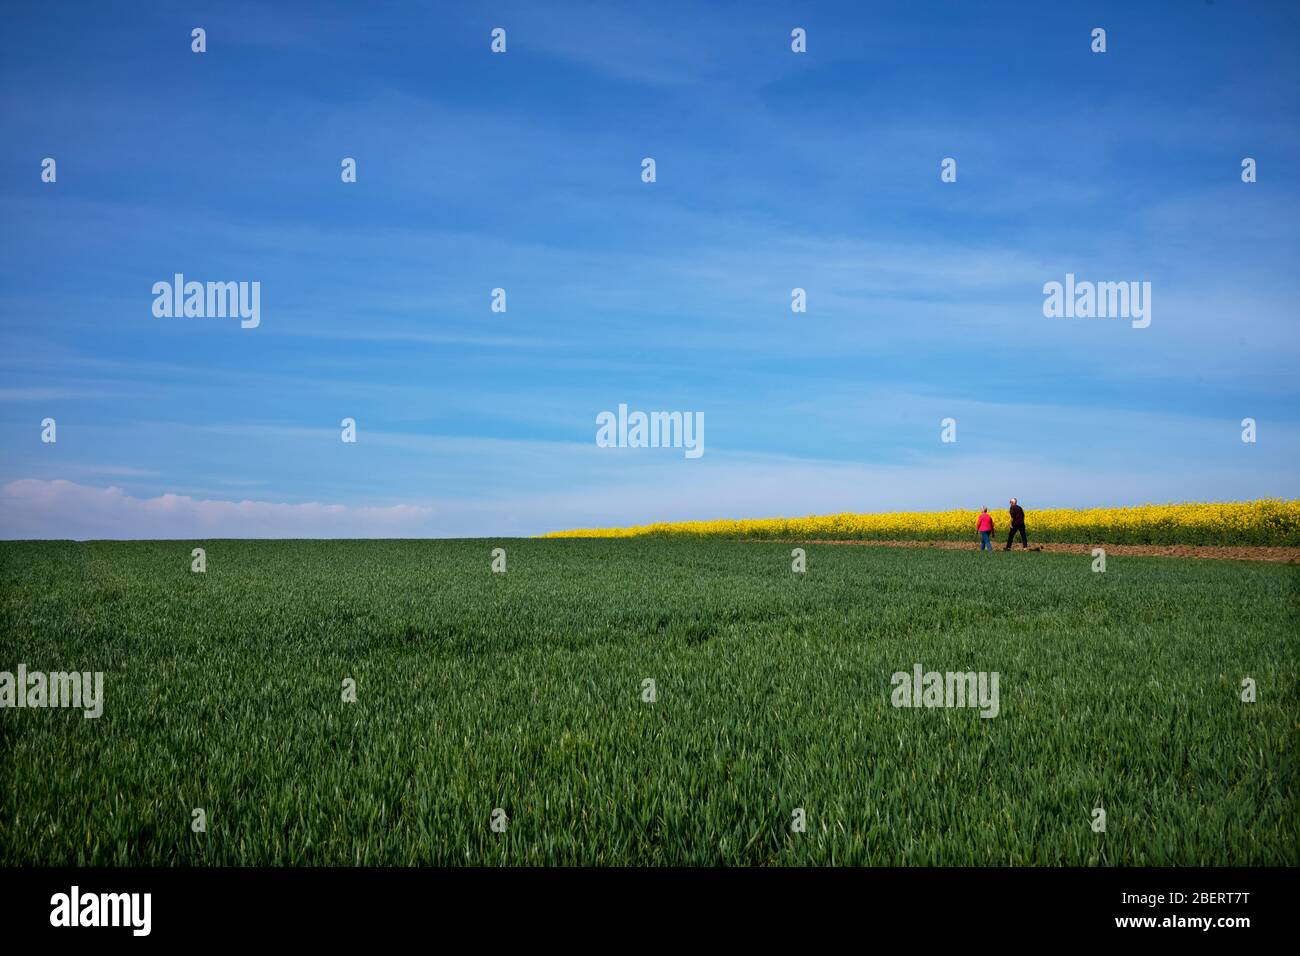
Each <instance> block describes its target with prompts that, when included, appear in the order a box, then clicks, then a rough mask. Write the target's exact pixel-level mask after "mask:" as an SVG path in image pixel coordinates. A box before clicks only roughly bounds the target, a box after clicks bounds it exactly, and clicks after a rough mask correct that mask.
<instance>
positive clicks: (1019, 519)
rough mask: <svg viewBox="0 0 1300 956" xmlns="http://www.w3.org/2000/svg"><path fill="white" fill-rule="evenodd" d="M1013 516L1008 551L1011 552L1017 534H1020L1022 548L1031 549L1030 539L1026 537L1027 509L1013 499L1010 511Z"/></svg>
mask: <svg viewBox="0 0 1300 956" xmlns="http://www.w3.org/2000/svg"><path fill="white" fill-rule="evenodd" d="M1008 513H1009V514H1010V515H1011V531H1010V533H1008V534H1007V547H1006V550H1008V551H1010V550H1011V542H1012V541H1014V540H1015V539H1016V532H1017V531H1019V532H1020V547H1022V548H1027V547H1029V539H1028V538H1027V537H1026V536H1025V509H1024V508H1022V507H1020V505H1018V504H1016V499H1015V498H1012V499H1011V508H1010V509H1009V510H1008Z"/></svg>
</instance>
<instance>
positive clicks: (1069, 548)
mask: <svg viewBox="0 0 1300 956" xmlns="http://www.w3.org/2000/svg"><path fill="white" fill-rule="evenodd" d="M794 543H796V544H797V543H800V542H797V541H796V542H794ZM802 543H804V544H856V545H866V546H869V547H871V546H874V547H882V548H944V549H945V550H950V551H977V550H978V549H979V542H978V541H970V542H966V541H829V540H805V541H803V542H802ZM994 547H995V550H997V552H998V553H999V554H1003V553H1005V552H1004V550H1003V549H1004V548H1005V544H1004V543H1002V542H999V543H997V544H996V545H995V546H994ZM1093 548H1105V550H1106V555H1107V556H1108V557H1109V556H1112V555H1116V556H1121V557H1123V556H1132V557H1158V558H1218V559H1219V560H1221V561H1281V562H1284V563H1288V564H1300V548H1297V547H1279V546H1271V545H1240V546H1239V545H1218V544H1104V543H1102V542H1098V543H1096V544H1032V543H1031V544H1030V545H1029V550H1030V551H1031V552H1033V551H1054V552H1058V553H1063V554H1086V555H1091V554H1092V549H1093ZM1012 553H1013V554H1020V553H1023V549H1022V548H1021V547H1020V542H1019V541H1017V542H1016V546H1015V547H1014V548H1013V549H1012Z"/></svg>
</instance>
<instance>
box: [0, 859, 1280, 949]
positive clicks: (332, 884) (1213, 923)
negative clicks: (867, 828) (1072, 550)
mask: <svg viewBox="0 0 1300 956" xmlns="http://www.w3.org/2000/svg"><path fill="white" fill-rule="evenodd" d="M1295 876H1296V872H1295V870H1294V869H1229V868H1213V869H1210V868H1207V869H1091V870H1083V869H1076V870H1065V869H1012V868H999V869H982V870H981V869H859V870H848V869H797V870H796V869H766V870H708V869H691V870H683V869H605V870H596V869H547V870H540V869H501V870H490V869H467V870H454V871H450V870H432V869H271V868H250V869H238V868H221V869H104V868H100V869H80V870H78V869H23V868H11V869H0V934H2V935H3V938H4V940H5V942H6V944H9V943H12V942H16V941H19V940H21V939H29V938H33V937H35V938H44V940H46V941H49V942H57V941H58V938H59V937H60V936H62V937H64V938H65V939H68V938H70V934H76V938H77V939H78V940H79V941H81V942H99V941H107V940H109V939H110V938H117V939H118V940H119V941H120V942H123V943H132V942H138V943H144V942H145V940H157V941H162V942H165V943H176V942H190V941H197V942H202V943H205V944H211V943H219V942H222V941H227V940H229V941H232V942H234V941H239V942H242V941H248V940H259V939H265V940H284V941H285V942H291V943H294V944H306V943H311V942H321V943H325V944H327V945H331V946H336V945H338V944H339V943H344V942H347V941H349V940H355V941H358V942H366V943H370V944H374V943H375V942H379V941H383V940H385V939H392V940H393V941H395V942H396V941H400V940H402V939H405V938H409V937H410V935H411V934H412V933H419V932H426V933H427V932H433V933H436V934H445V933H448V932H452V931H456V930H473V929H475V928H478V929H479V930H487V932H488V934H489V936H490V938H491V939H492V940H493V941H494V942H500V940H501V937H502V935H511V934H515V933H518V934H521V935H523V936H526V937H528V938H529V939H530V940H531V941H532V942H534V943H536V942H538V941H541V940H544V939H547V938H552V937H560V938H563V939H567V940H574V939H584V938H590V939H592V940H601V939H603V940H605V941H606V942H608V943H611V944H613V943H617V941H618V940H620V939H623V940H624V941H625V942H631V941H632V940H635V939H636V938H638V935H639V934H642V933H644V934H646V935H645V937H644V938H645V940H646V941H647V942H648V941H653V940H654V939H655V938H657V937H659V936H660V934H661V933H662V931H663V929H664V928H665V927H666V926H668V925H674V924H676V923H678V922H679V921H689V922H690V923H692V924H695V925H698V926H700V927H701V930H702V931H704V932H706V933H708V935H713V934H714V933H722V934H723V935H724V936H725V935H728V934H731V935H733V937H735V938H737V939H739V938H745V937H750V936H751V935H753V936H758V937H760V938H764V937H768V936H770V935H774V934H785V933H796V934H797V933H799V932H807V933H809V935H810V936H812V935H822V934H824V933H826V932H828V931H831V930H835V931H837V932H838V931H841V930H843V931H846V932H850V933H852V934H854V936H855V937H862V936H866V937H868V938H872V939H878V938H881V937H885V938H892V937H895V936H898V937H899V938H911V939H912V940H913V941H915V940H917V939H923V938H927V937H928V936H930V934H931V933H940V934H941V935H943V936H948V935H950V934H956V935H957V936H961V935H962V934H963V933H964V932H965V931H967V930H969V931H970V932H975V933H977V936H978V938H979V939H983V940H985V941H988V942H991V941H993V940H999V941H1002V940H1016V939H1021V938H1024V939H1036V938H1041V934H1042V933H1044V932H1047V933H1050V934H1052V936H1053V937H1054V938H1060V937H1064V938H1070V939H1075V938H1077V939H1092V938H1097V937H1107V938H1111V939H1121V938H1123V937H1126V936H1127V937H1131V938H1134V939H1136V940H1146V941H1152V940H1161V939H1169V940H1173V941H1177V942H1178V943H1179V944H1180V945H1181V944H1182V943H1183V942H1186V941H1188V940H1190V939H1192V938H1199V939H1203V940H1205V941H1207V942H1208V941H1211V940H1212V941H1214V942H1215V943H1216V944H1227V945H1232V944H1233V942H1234V941H1238V940H1244V939H1246V938H1250V939H1252V940H1256V941H1258V940H1259V939H1260V938H1261V937H1267V938H1272V937H1275V936H1276V937H1278V938H1283V937H1284V936H1290V935H1291V933H1290V932H1288V930H1290V929H1292V928H1293V927H1294V925H1295V921H1294V918H1293V916H1292V914H1291V913H1290V912H1289V910H1290V909H1291V908H1293V907H1292V906H1291V904H1292V900H1293V898H1294V893H1293V891H1291V890H1289V889H1284V887H1290V886H1293V885H1294V883H1295ZM73 887H76V888H77V890H76V894H75V898H76V903H77V906H76V907H75V908H74V906H73V898H74V894H73V890H72V888H73ZM146 893H147V894H149V898H148V910H147V913H148V921H147V929H148V933H147V935H145V934H144V933H141V932H138V931H139V930H142V929H144V928H145V925H144V924H145V919H144V915H145V908H144V897H143V895H141V896H137V897H123V896H120V895H115V896H112V897H109V898H107V899H106V898H105V896H104V894H146ZM74 909H75V910H76V915H75V916H73V911H74ZM101 914H102V916H101ZM52 918H53V920H52ZM115 919H116V921H117V922H118V923H121V924H125V925H118V926H84V925H77V926H73V925H71V924H72V923H74V922H75V923H77V924H81V923H82V922H85V921H94V922H113V921H114V920H115ZM1206 921H1208V924H1207V922H1206ZM56 922H61V923H64V924H67V925H58V926H56V925H54V923H56ZM606 931H608V932H610V933H614V934H616V935H601V934H604V933H606ZM627 933H631V934H632V936H631V937H627V936H626V935H625V934H627ZM1243 934H1244V935H1243ZM442 938H443V939H444V941H445V942H447V943H452V942H453V939H455V938H463V937H461V936H460V935H459V934H457V935H456V936H455V937H453V936H450V935H449V936H445V937H442ZM471 938H472V937H471ZM660 941H661V942H663V943H667V942H668V940H664V939H661V940H660ZM682 941H683V940H681V939H680V938H679V939H678V940H677V942H682ZM971 942H972V943H974V942H975V937H972V938H971Z"/></svg>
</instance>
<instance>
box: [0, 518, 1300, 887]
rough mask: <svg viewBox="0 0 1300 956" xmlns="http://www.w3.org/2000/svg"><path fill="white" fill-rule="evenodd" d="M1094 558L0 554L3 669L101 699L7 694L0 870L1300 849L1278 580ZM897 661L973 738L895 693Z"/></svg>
mask: <svg viewBox="0 0 1300 956" xmlns="http://www.w3.org/2000/svg"><path fill="white" fill-rule="evenodd" d="M196 545H202V546H204V547H205V548H206V549H207V560H208V570H207V572H206V573H204V574H195V573H192V572H191V570H190V560H191V559H190V551H191V549H192V548H193V547H195V546H196ZM496 546H503V547H505V548H506V550H507V553H508V557H507V561H508V565H507V567H508V570H507V572H506V573H505V574H495V573H492V572H491V571H490V569H489V563H490V551H491V549H492V548H493V547H496ZM1091 560H1092V559H1091V558H1090V557H1088V556H1086V555H1084V556H1078V557H1076V556H1072V555H1059V554H1035V553H1022V552H1016V553H1012V554H1005V553H1002V552H995V553H994V554H991V555H990V554H980V553H979V552H977V551H975V550H973V549H972V550H971V551H968V552H966V551H931V550H925V549H898V550H894V549H887V548H869V547H837V546H821V547H810V548H809V549H808V571H807V573H806V574H794V573H791V570H790V545H779V544H769V543H746V542H725V541H658V540H635V541H617V540H616V541H602V540H590V541H571V540H570V541H566V540H504V541H487V540H480V541H355V542H350V541H328V542H325V541H320V542H305V541H286V542H267V541H262V542H241V541H208V542H141V543H86V544H72V543H3V544H0V614H2V618H0V670H5V671H15V670H16V667H17V665H18V664H20V663H22V664H25V665H26V666H27V668H28V670H29V671H32V670H43V671H61V670H74V669H75V670H92V671H93V670H99V671H103V672H104V675H105V677H104V680H105V690H104V696H105V699H106V700H105V705H104V713H103V716H101V717H99V718H98V719H86V718H84V717H83V716H82V715H81V713H80V712H79V711H70V710H54V709H24V710H17V709H8V708H7V709H4V710H0V765H2V766H3V768H4V772H3V774H2V775H0V863H5V864H15V863H23V864H33V863H34V864H78V865H80V864H111V865H115V864H163V865H170V864H267V863H283V864H425V863H427V864H453V865H454V864H540V863H560V864H615V865H619V864H758V865H764V864H776V865H782V864H824V863H836V864H841V863H842V864H1067V865H1095V864H1102V865H1112V864H1121V865H1132V864H1151V865H1164V864H1291V865H1294V864H1297V863H1300V849H1298V847H1300V839H1298V836H1300V835H1298V833H1297V824H1296V808H1297V800H1296V798H1297V773H1296V771H1297V764H1296V757H1295V743H1296V731H1297V726H1298V725H1300V708H1298V705H1297V690H1298V689H1300V687H1298V684H1300V681H1298V680H1297V678H1298V676H1300V654H1298V653H1297V651H1298V650H1300V648H1298V647H1297V644H1298V643H1300V640H1298V638H1297V634H1298V633H1300V626H1298V624H1300V621H1298V619H1297V618H1298V614H1297V595H1298V593H1300V592H1298V586H1300V569H1297V568H1296V567H1294V566H1287V565H1277V564H1273V565H1270V564H1261V563H1229V562H1221V561H1204V560H1202V561H1192V560H1173V559H1159V558H1129V559H1124V558H1118V557H1111V558H1109V559H1108V563H1107V571H1106V573H1104V574H1095V573H1092V571H1091V570H1090V566H1091ZM916 663H920V664H922V665H923V666H924V668H925V669H926V670H939V671H949V670H952V671H990V672H991V671H996V672H998V673H999V675H1000V714H999V716H997V717H996V718H992V719H982V718H981V717H980V716H979V715H978V713H977V712H976V711H974V710H970V709H915V710H910V709H899V708H895V707H893V706H892V705H891V701H890V691H891V687H890V676H891V674H893V673H894V672H895V671H911V669H912V667H913V665H914V664H916ZM1247 676H1249V677H1251V678H1254V680H1255V681H1256V682H1257V686H1258V700H1257V702H1255V703H1243V702H1242V701H1241V699H1240V693H1241V690H1240V684H1241V681H1242V679H1243V677H1247ZM348 677H351V678H353V679H355V680H356V682H357V701H356V702H355V703H345V702H344V701H343V700H342V699H341V698H342V694H341V690H342V686H343V681H344V678H348ZM646 678H652V679H654V681H655V682H656V688H657V700H656V701H655V702H654V703H645V702H643V701H642V681H643V680H644V679H646ZM1097 806H1101V807H1104V808H1105V811H1106V814H1107V824H1106V832H1105V833H1095V832H1093V829H1092V827H1091V822H1092V816H1091V813H1092V810H1093V808H1094V807H1097ZM497 807H500V808H503V809H504V810H505V811H506V813H507V814H508V817H509V823H508V826H507V827H506V829H505V832H501V833H498V832H494V831H493V829H492V828H491V826H490V818H491V816H492V812H493V809H494V808H497ZM800 807H801V808H804V810H805V811H806V815H807V831H806V832H804V833H796V832H792V830H791V820H792V812H793V811H794V810H795V808H800ZM194 808H203V809H204V810H205V811H206V815H207V832H205V833H195V832H192V831H191V825H190V824H191V811H192V810H193V809H194Z"/></svg>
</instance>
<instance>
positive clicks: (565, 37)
mask: <svg viewBox="0 0 1300 956" xmlns="http://www.w3.org/2000/svg"><path fill="white" fill-rule="evenodd" d="M131 10H132V13H131V14H130V15H124V14H122V13H121V12H120V11H119V12H114V11H111V10H108V9H106V8H104V6H103V5H99V4H58V3H56V4H47V5H39V6H31V5H28V6H26V7H21V8H15V9H14V10H12V11H9V12H8V13H7V19H6V27H5V30H4V31H3V32H2V33H0V78H2V80H0V89H2V94H0V95H2V96H3V99H2V100H0V102H2V104H3V106H2V109H3V117H4V123H3V129H2V130H0V144H2V146H3V148H2V149H0V209H2V210H3V214H2V217H0V218H2V219H3V222H4V223H5V228H4V230H3V232H0V375H2V376H3V377H2V378H0V535H3V536H5V537H24V538H25V537H176V538H186V537H199V536H260V535H274V536H280V535H291V536H299V535H301V536H335V535H338V536H344V535H412V536H425V535H470V536H480V535H482V536H486V535H502V534H532V533H538V532H543V531H548V530H553V529H558V528H564V527H574V526H593V525H608V524H629V523H642V522H646V521H654V520H664V519H684V518H714V517H761V516H771V515H779V514H786V515H793V514H808V513H826V512H836V511H872V510H890V509H896V508H902V509H928V508H949V507H970V508H972V509H977V508H978V507H979V506H981V505H984V504H988V505H990V506H991V507H994V508H998V507H1004V502H1005V501H1006V499H1007V498H1008V497H1009V496H1011V495H1017V496H1018V497H1019V498H1020V499H1021V500H1022V502H1023V503H1025V504H1026V505H1027V506H1028V508H1029V510H1030V512H1031V514H1032V510H1033V508H1035V507H1049V506H1080V505H1119V504H1132V503H1143V502H1162V501H1180V500H1237V499H1245V498H1255V497H1264V496H1284V497H1295V496H1296V491H1297V480H1296V479H1297V474H1298V473H1300V422H1298V421H1297V409H1298V408H1300V403H1298V402H1297V398H1300V385H1297V381H1298V378H1297V375H1296V369H1297V365H1298V363H1297V359H1298V358H1300V336H1298V335H1297V321H1298V317H1297V311H1296V303H1297V301H1300V270H1298V269H1297V268H1296V266H1297V262H1298V261H1300V256H1298V255H1297V253H1300V202H1298V199H1300V185H1298V184H1297V177H1296V168H1297V163H1298V160H1300V148H1298V147H1300V124H1297V119H1298V118H1300V59H1298V58H1297V57H1296V54H1295V50H1296V46H1297V43H1296V41H1297V39H1298V38H1300V5H1296V4H1294V3H1275V4H1270V3H1245V2H1236V3H1234V2H1224V0H1218V2H1214V3H1193V2H1178V3H1168V4H1155V3H1143V4H1133V3H1116V4H1100V3H1087V4H1084V3H1062V4H1030V3H1015V4H998V3H988V4H978V5H973V4H969V3H959V2H940V3H936V4H909V3H873V4H870V5H865V4H860V3H843V4H831V3H826V4H820V3H789V2H787V3H754V2H745V3H729V2H717V3H707V4H706V3H681V4H677V3H668V2H664V3H656V4H652V5H645V6H644V7H637V6H634V5H631V4H608V3H545V4H543V3H537V2H528V3H517V4H509V3H482V4H479V3H476V4H427V5H426V4H420V5H416V4H392V5H371V6H366V7H362V6H358V5H357V4H355V3H329V2H319V3H310V4H301V5H295V4H288V3H284V4H275V5H258V4H245V3H237V2H235V3H232V2H222V3H219V4H215V3H214V4H186V3H157V4H147V3H142V4H137V5H132V7H131ZM194 27H203V28H204V29H205V30H206V31H207V46H208V49H207V52H206V53H203V54H195V53H193V52H191V49H190V44H191V38H190V31H191V30H192V29H193V28H194ZM494 27H502V28H504V29H505V30H506V31H507V52H506V53H505V54H503V55H497V54H493V53H492V52H491V51H490V49H489V43H490V32H491V30H492V29H493V28H494ZM795 27H803V28H804V29H806V31H807V38H808V39H807V45H808V52H807V53H806V54H795V53H793V52H792V51H791V49H790V31H791V30H792V29H793V28H795ZM1094 27H1103V28H1105V29H1106V31H1107V51H1106V52H1105V53H1104V54H1094V53H1092V52H1091V50H1090V43H1091V37H1090V33H1091V30H1092V29H1093V28H1094ZM647 156H649V157H653V158H654V159H655V161H656V164H657V182H655V183H653V184H646V183H643V182H642V181H641V160H642V159H643V157H647ZM45 157H53V158H55V159H56V161H57V164H58V166H57V182H55V183H43V182H41V176H40V173H41V161H42V159H43V158H45ZM343 157H354V158H355V159H356V161H357V180H358V181H357V182H356V183H349V184H345V183H342V182H341V181H340V162H341V160H342V158H343ZM945 157H952V158H954V159H956V161H957V173H958V175H957V181H956V182H954V183H943V182H941V181H940V176H939V173H940V162H941V160H943V159H944V158H945ZM1243 157H1252V158H1254V159H1256V161H1257V163H1258V182H1256V183H1253V184H1246V183H1243V182H1242V181H1241V175H1240V174H1241V161H1242V159H1243ZM178 272H180V273H184V274H185V276H186V278H187V279H196V280H200V281H207V280H212V281H258V282H260V283H261V324H260V325H259V327H257V328H256V329H241V328H240V327H239V324H238V322H237V321H232V320H223V319H194V318H190V319H186V318H156V317H155V316H154V315H153V312H152V305H153V295H152V293H151V288H152V286H153V284H154V283H155V282H157V281H170V279H171V277H172V275H173V274H175V273H178ZM1067 272H1071V273H1074V274H1075V275H1077V276H1078V277H1079V278H1080V279H1091V280H1094V281H1149V282H1151V284H1152V322H1151V325H1150V327H1149V328H1146V329H1135V328H1132V327H1131V325H1130V323H1129V322H1128V321H1126V320H1096V319H1094V320H1086V319H1074V320H1066V319H1049V318H1046V317H1044V315H1043V310H1042V304H1043V292H1042V288H1043V284H1044V283H1045V282H1049V281H1053V280H1055V281H1061V280H1063V279H1064V276H1065V274H1066V273H1067ZM496 287H501V288H504V289H505V290H506V293H507V302H508V311H507V312H506V313H504V314H501V313H493V312H492V311H491V310H490V301H491V299H490V294H491V290H492V289H493V288H496ZM795 287H800V288H804V289H806V290H807V301H808V311H807V312H806V313H803V314H795V313H792V312H791V310H790V295H791V289H793V288H795ZM619 403H627V404H628V405H629V406H631V407H632V408H633V409H642V410H646V411H651V410H683V411H699V412H703V413H704V415H705V420H706V436H705V439H706V452H705V454H704V455H703V456H702V457H701V458H699V459H694V460H691V459H687V458H686V457H685V456H684V455H683V454H682V453H681V451H680V450H668V449H626V448H624V449H611V448H598V447H597V446H596V443H595V433H596V425H595V418H596V415H597V414H598V413H600V412H601V411H604V410H614V409H616V408H617V406H618V404H619ZM46 417H50V418H54V419H55V420H56V422H57V429H58V432H57V436H58V440H57V442H56V443H53V444H49V443H43V442H42V441H41V421H42V419H44V418H46ZM345 417H352V418H354V419H355V420H356V422H357V426H358V440H357V442H356V443H355V444H345V443H343V442H342V441H341V440H340V425H339V423H340V421H341V420H342V419H343V418H345ZM945 417H952V418H954V419H956V422H957V441H956V442H955V443H943V442H941V441H940V420H941V419H943V418H945ZM1245 417H1252V418H1254V419H1256V421H1257V423H1258V426H1257V427H1258V441H1257V442H1256V443H1254V444H1246V443H1243V442H1242V441H1241V440H1240V435H1241V427H1240V422H1241V420H1242V419H1243V418H1245Z"/></svg>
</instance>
